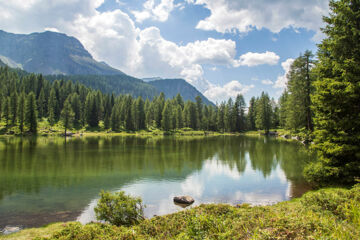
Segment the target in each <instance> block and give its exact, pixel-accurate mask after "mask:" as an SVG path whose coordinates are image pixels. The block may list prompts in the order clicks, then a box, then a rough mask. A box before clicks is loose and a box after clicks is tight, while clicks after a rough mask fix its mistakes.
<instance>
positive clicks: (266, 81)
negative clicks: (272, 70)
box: [261, 79, 274, 85]
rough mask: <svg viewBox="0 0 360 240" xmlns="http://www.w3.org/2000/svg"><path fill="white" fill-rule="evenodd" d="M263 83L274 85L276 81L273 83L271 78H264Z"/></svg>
mask: <svg viewBox="0 0 360 240" xmlns="http://www.w3.org/2000/svg"><path fill="white" fill-rule="evenodd" d="M261 83H262V84H264V85H273V84H274V83H273V82H272V81H271V80H269V79H265V80H262V81H261Z"/></svg>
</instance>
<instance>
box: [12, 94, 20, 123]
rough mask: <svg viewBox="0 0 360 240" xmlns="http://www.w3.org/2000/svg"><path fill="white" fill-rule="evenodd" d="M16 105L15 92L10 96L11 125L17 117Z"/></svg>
mask: <svg viewBox="0 0 360 240" xmlns="http://www.w3.org/2000/svg"><path fill="white" fill-rule="evenodd" d="M17 104H18V95H17V93H16V91H14V92H13V93H11V96H10V119H11V125H13V126H14V125H15V124H16V117H17Z"/></svg>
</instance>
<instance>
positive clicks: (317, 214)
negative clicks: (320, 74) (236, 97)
mask: <svg viewBox="0 0 360 240" xmlns="http://www.w3.org/2000/svg"><path fill="white" fill-rule="evenodd" d="M359 197H360V188H359V187H358V186H355V187H354V188H353V189H351V190H345V189H336V188H334V189H324V190H321V191H317V192H309V193H307V194H305V195H304V196H303V197H302V198H301V199H300V200H292V201H287V202H282V203H279V204H276V205H273V206H254V207H251V206H249V205H246V204H242V205H238V206H235V207H234V206H230V205H227V204H209V205H200V206H197V207H194V208H192V209H189V210H185V211H180V212H177V213H174V214H169V215H166V216H160V217H154V218H151V219H146V220H145V221H142V222H141V223H140V224H138V225H133V226H129V227H124V226H121V227H115V226H111V225H108V224H100V223H91V224H87V225H84V226H83V225H81V224H80V223H68V224H64V226H63V227H62V229H61V230H59V231H56V232H53V233H52V236H51V237H49V238H44V239H62V240H65V239H69V240H70V239H71V240H72V239H358V236H359V235H360V224H359V223H360V222H359V220H360V218H359V216H360V204H359V203H360V199H359ZM20 234H21V232H20V233H18V235H17V236H19V235H20ZM40 236H41V235H40ZM14 237H15V235H14Z"/></svg>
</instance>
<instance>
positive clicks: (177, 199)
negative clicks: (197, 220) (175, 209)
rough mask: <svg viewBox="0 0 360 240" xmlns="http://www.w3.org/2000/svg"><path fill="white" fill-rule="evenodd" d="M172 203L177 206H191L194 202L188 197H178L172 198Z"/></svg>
mask: <svg viewBox="0 0 360 240" xmlns="http://www.w3.org/2000/svg"><path fill="white" fill-rule="evenodd" d="M174 202H175V203H179V204H187V205H190V204H193V203H194V202H195V200H194V199H193V198H192V197H190V196H178V197H174Z"/></svg>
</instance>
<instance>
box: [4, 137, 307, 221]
mask: <svg viewBox="0 0 360 240" xmlns="http://www.w3.org/2000/svg"><path fill="white" fill-rule="evenodd" d="M310 157H312V156H308V155H307V154H306V152H305V149H304V147H302V146H300V145H299V144H294V143H288V142H279V141H277V140H275V139H272V138H263V137H222V136H220V137H195V138H189V137H187V138H171V137H159V138H139V137H84V138H72V139H68V140H67V141H66V142H65V140H64V139H63V138H55V137H51V138H23V139H22V138H0V227H3V226H5V225H10V224H13V225H15V224H16V225H19V224H20V225H25V226H39V225H43V224H46V223H49V222H52V221H64V220H74V219H76V217H77V216H79V215H80V216H79V220H81V221H82V222H87V221H90V220H93V219H94V214H93V207H94V205H95V204H96V199H97V195H98V193H99V191H100V190H101V189H105V190H110V191H118V190H125V191H127V192H129V193H131V194H133V195H137V196H141V197H142V198H143V199H144V202H145V204H146V205H147V208H146V210H145V213H146V215H147V216H152V215H161V214H166V213H169V212H174V211H177V210H179V209H180V208H179V207H178V206H176V205H173V203H172V198H173V197H174V196H175V195H180V194H188V195H191V196H193V197H194V198H195V200H196V202H195V205H196V204H200V203H209V202H228V203H233V204H236V203H241V202H249V203H253V204H264V203H265V204H268V203H274V202H278V201H283V200H286V199H289V197H291V196H299V195H301V194H302V193H303V192H304V191H306V190H307V186H306V185H305V184H304V181H303V179H302V177H301V172H302V168H303V163H304V160H306V159H307V158H310ZM80 211H82V213H81V214H80ZM29 219H33V220H31V221H30V220H29Z"/></svg>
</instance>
